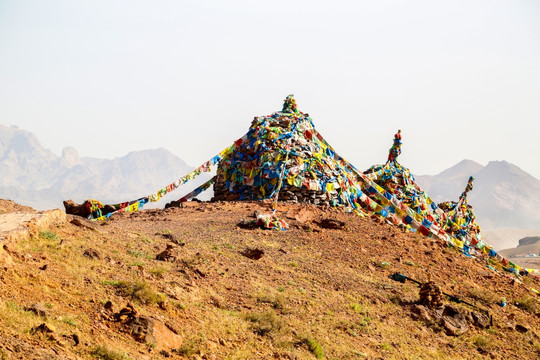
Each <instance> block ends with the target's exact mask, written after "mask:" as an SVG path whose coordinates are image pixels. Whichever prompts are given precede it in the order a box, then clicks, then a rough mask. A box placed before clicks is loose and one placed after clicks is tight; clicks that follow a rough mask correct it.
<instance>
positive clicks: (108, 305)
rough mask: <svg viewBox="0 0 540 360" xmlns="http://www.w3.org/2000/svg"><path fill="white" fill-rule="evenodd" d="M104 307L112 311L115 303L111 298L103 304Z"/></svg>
mask: <svg viewBox="0 0 540 360" xmlns="http://www.w3.org/2000/svg"><path fill="white" fill-rule="evenodd" d="M103 307H104V308H105V310H109V311H112V308H113V303H112V302H111V301H110V300H109V301H107V302H106V303H105V305H103Z"/></svg>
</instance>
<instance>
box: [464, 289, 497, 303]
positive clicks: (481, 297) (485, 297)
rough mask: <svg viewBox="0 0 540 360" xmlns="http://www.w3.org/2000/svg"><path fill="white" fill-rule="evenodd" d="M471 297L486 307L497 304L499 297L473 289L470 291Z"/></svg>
mask: <svg viewBox="0 0 540 360" xmlns="http://www.w3.org/2000/svg"><path fill="white" fill-rule="evenodd" d="M469 295H470V296H471V297H472V298H473V299H476V300H478V301H480V302H481V303H482V304H484V305H486V306H488V305H491V304H493V303H495V302H497V296H495V295H494V294H493V293H491V292H490V291H488V290H484V289H474V288H472V289H469Z"/></svg>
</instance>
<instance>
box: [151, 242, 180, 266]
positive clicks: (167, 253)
mask: <svg viewBox="0 0 540 360" xmlns="http://www.w3.org/2000/svg"><path fill="white" fill-rule="evenodd" d="M176 258H177V256H176V254H175V251H174V246H173V245H171V244H168V245H167V248H166V249H165V250H163V251H162V252H160V253H159V254H157V255H156V260H160V261H167V262H174V261H176Z"/></svg>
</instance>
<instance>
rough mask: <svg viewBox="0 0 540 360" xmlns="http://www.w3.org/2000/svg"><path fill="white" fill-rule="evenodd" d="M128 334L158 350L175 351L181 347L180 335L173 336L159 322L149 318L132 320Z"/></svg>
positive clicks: (172, 333) (143, 317)
mask: <svg viewBox="0 0 540 360" xmlns="http://www.w3.org/2000/svg"><path fill="white" fill-rule="evenodd" d="M129 332H130V334H131V335H132V336H133V338H134V339H135V340H137V341H138V342H141V343H145V344H154V345H155V346H156V348H158V349H177V348H179V347H180V346H182V337H181V336H180V335H178V334H175V333H174V332H173V331H171V330H170V329H169V328H168V327H167V326H165V324H163V323H162V322H161V321H159V320H156V319H154V318H151V317H149V316H137V317H135V318H133V319H132V321H131V322H130V330H129Z"/></svg>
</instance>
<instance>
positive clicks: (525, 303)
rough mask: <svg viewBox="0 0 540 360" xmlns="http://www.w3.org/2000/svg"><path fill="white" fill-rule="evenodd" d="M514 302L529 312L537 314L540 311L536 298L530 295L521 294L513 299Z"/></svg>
mask: <svg viewBox="0 0 540 360" xmlns="http://www.w3.org/2000/svg"><path fill="white" fill-rule="evenodd" d="M514 304H515V305H516V306H517V307H518V308H520V309H523V310H525V311H528V312H530V313H531V314H537V313H538V312H540V309H539V306H538V300H536V299H535V298H533V297H531V296H526V295H525V296H523V297H521V298H519V299H516V300H515V301H514Z"/></svg>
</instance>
